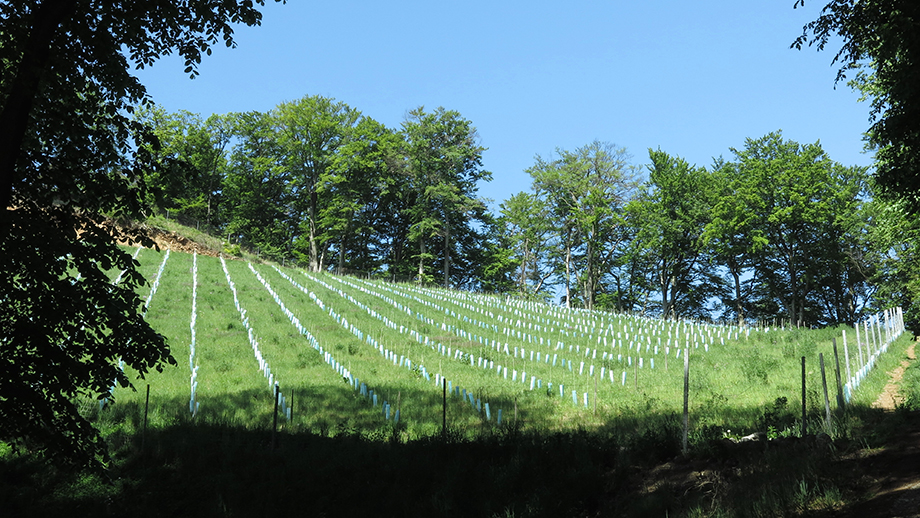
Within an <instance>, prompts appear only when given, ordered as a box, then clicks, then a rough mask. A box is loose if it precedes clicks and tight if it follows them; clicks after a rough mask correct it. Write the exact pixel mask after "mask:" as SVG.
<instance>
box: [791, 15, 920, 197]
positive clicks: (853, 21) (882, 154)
mask: <svg viewBox="0 0 920 518" xmlns="http://www.w3.org/2000/svg"><path fill="white" fill-rule="evenodd" d="M804 4H805V0H797V1H796V3H795V6H796V7H798V6H801V5H804ZM918 27H920V3H917V2H915V1H913V0H834V1H832V2H830V3H828V4H827V5H826V6H825V7H824V9H823V10H822V12H821V15H820V16H819V17H818V19H817V20H813V21H811V22H809V23H808V24H806V25H805V27H804V28H803V31H802V35H801V36H799V37H798V38H796V40H795V41H794V42H793V44H792V45H793V46H794V47H796V48H802V46H803V45H806V44H808V45H814V46H816V47H817V48H818V49H819V50H821V49H824V48H825V47H826V46H827V45H828V44H829V43H830V42H831V41H832V37H833V36H835V35H836V36H839V37H841V38H842V39H843V45H842V46H841V48H840V50H839V51H837V53H836V54H835V55H834V58H833V62H834V63H839V64H840V69H839V71H838V74H837V80H838V81H840V80H842V79H844V78H846V76H847V74H848V73H851V72H852V73H856V76H855V77H854V78H853V83H852V84H853V85H854V86H856V87H857V88H859V89H860V90H862V92H863V94H864V96H865V98H867V99H868V100H870V101H871V106H872V108H871V112H870V121H871V123H872V124H871V126H870V127H869V130H868V132H867V138H868V143H869V144H870V146H871V147H873V148H874V149H875V150H876V161H877V163H876V171H875V178H876V183H877V186H878V190H879V193H880V194H881V195H883V196H886V197H888V198H901V199H903V200H904V201H905V203H906V205H905V207H906V208H907V209H908V210H909V211H911V212H914V213H917V212H920V91H918V89H917V80H918V77H920V32H918V30H917V28H918Z"/></svg>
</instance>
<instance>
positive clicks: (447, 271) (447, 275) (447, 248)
mask: <svg viewBox="0 0 920 518" xmlns="http://www.w3.org/2000/svg"><path fill="white" fill-rule="evenodd" d="M444 287H445V288H450V225H449V224H446V223H445V225H444Z"/></svg>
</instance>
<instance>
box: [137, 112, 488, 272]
mask: <svg viewBox="0 0 920 518" xmlns="http://www.w3.org/2000/svg"><path fill="white" fill-rule="evenodd" d="M139 118H140V120H142V121H143V122H145V123H147V124H149V125H150V126H152V127H153V128H154V131H155V133H156V135H157V136H158V138H159V140H160V147H159V149H156V150H154V151H153V152H154V154H155V155H157V158H158V159H159V160H160V161H161V162H164V163H165V164H166V165H165V166H164V167H162V168H161V170H159V171H158V172H156V173H154V174H153V175H151V178H150V180H149V181H150V184H151V186H152V187H154V190H155V191H156V192H157V195H156V199H155V200H151V201H153V202H154V205H155V206H156V207H158V208H159V209H160V210H163V211H165V210H172V211H175V212H178V213H180V214H182V215H184V216H185V217H187V218H194V219H195V220H196V221H200V222H205V223H206V224H207V225H208V227H210V228H211V229H212V230H214V231H216V232H219V233H220V234H221V235H222V236H224V237H226V239H227V241H228V242H230V243H233V244H240V245H242V246H244V247H247V248H250V249H253V250H257V251H258V252H259V253H260V254H261V255H262V256H264V257H268V258H271V259H275V260H278V261H281V260H288V261H292V260H293V261H295V262H298V263H300V264H302V265H303V266H304V267H307V268H309V269H310V270H311V271H320V270H328V269H334V270H336V271H340V272H345V271H358V272H368V273H386V274H387V275H390V276H393V277H395V278H401V279H405V278H411V279H419V280H421V281H422V282H425V283H433V282H437V283H442V284H445V285H450V286H456V287H467V288H471V287H476V286H479V285H481V279H483V278H485V277H486V274H485V273H484V271H483V270H482V265H483V264H484V263H485V262H486V261H484V259H483V257H482V254H483V253H484V250H483V243H486V242H487V236H486V235H485V232H487V231H488V229H490V228H492V226H493V220H492V217H491V216H490V214H489V212H488V211H487V209H486V205H485V203H484V202H483V200H482V199H481V198H480V197H479V196H478V187H479V182H480V181H488V180H490V179H491V174H490V173H489V172H488V171H485V170H484V169H483V168H482V152H483V151H484V150H485V148H483V147H482V146H481V145H480V144H479V140H478V136H477V134H476V129H475V128H474V127H473V126H472V124H471V123H470V121H468V120H466V119H464V118H463V117H461V116H460V114H459V113H457V112H455V111H450V110H445V109H443V108H438V109H436V110H434V111H426V110H425V109H424V108H418V109H415V110H412V111H410V112H409V113H408V114H407V117H406V120H405V121H404V122H403V124H402V127H401V128H400V129H398V130H394V129H390V128H386V127H385V126H384V125H382V124H380V123H379V122H377V121H375V120H373V119H372V118H370V117H367V116H364V115H362V114H361V113H360V112H359V111H357V110H355V109H353V108H351V107H349V106H347V105H346V104H344V103H341V102H336V101H335V100H333V99H328V98H324V97H318V96H316V97H305V98H303V99H300V100H298V101H293V102H286V103H282V104H280V105H278V106H277V107H276V108H275V109H273V110H271V111H269V112H266V113H261V112H245V113H231V114H227V115H212V116H210V117H208V118H207V119H202V118H201V117H199V116H198V115H196V114H191V113H186V112H180V113H175V114H171V113H166V112H164V111H163V110H162V109H159V108H152V109H149V110H147V111H144V112H141V113H140V114H139Z"/></svg>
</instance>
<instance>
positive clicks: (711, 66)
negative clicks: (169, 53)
mask: <svg viewBox="0 0 920 518" xmlns="http://www.w3.org/2000/svg"><path fill="white" fill-rule="evenodd" d="M269 1H270V0H269ZM825 3H826V0H822V1H818V2H811V1H810V2H808V3H807V5H806V7H805V8H804V9H803V8H799V9H793V4H794V0H772V1H767V0H699V1H695V2H690V1H686V0H642V1H628V0H607V1H580V0H573V1H567V2H562V1H554V2H547V1H542V0H531V1H527V2H524V1H518V0H513V1H510V0H509V1H502V0H492V1H482V0H469V1H466V2H438V1H431V0H427V1H421V0H419V1H414V0H391V1H388V2H380V1H368V0H338V1H335V2H328V1H326V2H308V1H304V0H289V3H288V4H287V5H279V4H275V3H271V4H269V5H267V6H266V7H265V8H264V9H263V19H262V25H261V26H260V27H253V28H249V27H238V29H237V31H236V40H237V43H238V47H237V48H235V49H226V48H224V47H223V46H222V45H221V46H220V48H216V49H215V52H214V54H213V55H212V56H206V57H204V59H203V61H202V63H201V66H200V68H199V71H200V73H201V75H200V76H199V77H198V78H196V79H194V80H192V79H189V77H188V76H187V75H186V74H183V66H182V63H181V62H180V61H179V60H178V59H176V58H175V57H169V58H166V59H163V60H162V61H160V62H158V63H157V64H156V65H155V66H154V67H152V68H149V69H146V70H141V71H138V72H137V73H138V75H139V77H140V79H141V81H142V82H143V83H144V84H145V85H146V86H147V88H148V91H149V93H150V94H151V95H152V97H153V99H154V101H156V102H157V103H159V104H161V105H162V106H164V107H165V108H166V109H167V110H169V111H177V110H180V109H182V110H188V111H191V112H196V113H200V114H202V115H205V116H207V115H210V114H212V113H227V112H234V111H247V110H259V111H268V110H270V109H272V108H273V107H274V106H276V105H277V104H278V103H280V102H282V101H290V100H295V99H299V98H302V97H304V96H308V95H322V96H326V97H332V98H335V99H336V100H338V101H342V102H344V103H346V104H348V105H349V106H351V107H352V108H356V109H358V110H360V111H361V112H362V113H363V114H364V115H367V116H369V117H372V118H374V119H376V120H378V121H380V122H381V123H383V124H385V125H387V126H389V127H393V128H398V127H399V125H400V124H401V123H402V121H403V120H404V118H405V114H406V112H407V111H408V110H410V109H413V108H416V107H418V106H422V105H423V106H425V107H426V108H427V109H434V108H436V107H438V106H443V107H445V108H447V109H452V110H457V111H458V112H460V114H461V115H462V116H463V117H465V118H467V119H469V120H470V121H472V123H473V125H474V126H475V127H476V128H477V129H478V132H479V136H480V139H481V144H482V145H483V146H485V147H486V148H488V150H487V151H486V152H485V154H484V157H483V162H484V167H485V168H486V169H487V170H489V171H491V172H492V173H493V181H492V182H490V183H488V184H483V185H481V186H480V194H481V195H482V196H484V197H487V198H491V199H492V200H493V201H494V202H493V204H492V207H493V208H494V209H496V210H497V207H498V204H499V203H501V202H502V201H503V200H505V199H507V198H508V197H509V196H511V195H512V194H514V193H516V192H519V191H521V190H527V189H528V188H529V186H530V177H529V176H528V175H527V174H526V173H525V172H524V170H525V169H527V168H528V167H530V166H531V165H533V163H534V156H535V155H537V154H539V155H541V156H543V157H549V156H552V155H553V153H554V151H555V150H556V148H562V149H569V150H572V149H575V148H577V147H579V146H582V145H585V144H587V143H590V142H591V141H593V140H600V141H606V142H612V143H614V144H616V145H618V146H621V147H625V148H626V149H627V150H628V151H629V152H630V153H631V154H632V156H633V161H634V162H635V163H636V164H645V163H648V148H661V149H662V150H663V151H666V152H667V153H669V154H671V155H678V156H681V157H683V158H685V159H686V160H687V161H689V162H690V163H694V164H697V165H700V166H708V165H710V164H711V163H712V158H713V157H717V156H720V155H724V156H725V157H726V158H731V156H732V154H731V151H730V148H732V147H735V148H741V147H743V145H744V140H745V138H758V137H761V136H763V135H765V134H767V133H769V132H771V131H775V130H782V131H783V135H784V137H785V138H787V139H793V140H796V141H798V142H800V143H811V142H815V141H818V140H820V141H821V144H822V146H823V147H824V149H825V151H827V152H828V154H829V155H830V157H831V159H833V160H835V161H837V162H840V163H842V164H844V165H848V166H849V165H863V166H868V165H871V163H872V159H871V157H870V156H869V155H866V154H864V153H863V152H862V140H861V138H862V133H863V132H864V131H865V130H866V128H868V125H869V122H868V113H869V106H868V105H867V104H865V103H858V102H857V98H858V95H857V94H856V93H854V92H852V91H851V90H850V89H849V87H847V86H846V85H845V84H842V83H841V84H838V85H837V87H836V89H835V85H834V79H835V76H836V70H837V68H836V67H835V66H832V65H831V60H832V58H833V55H834V53H835V52H836V51H837V48H839V43H838V44H837V45H836V46H834V47H833V48H829V49H827V50H825V51H823V52H817V51H815V50H814V49H813V48H808V49H803V50H801V51H798V50H794V49H790V48H789V46H790V44H791V43H792V41H793V40H794V39H795V38H796V36H798V35H799V34H801V31H802V26H803V25H804V24H805V23H807V22H809V21H811V20H813V19H815V18H816V17H817V15H818V13H819V11H820V9H821V7H823V6H824V4H825Z"/></svg>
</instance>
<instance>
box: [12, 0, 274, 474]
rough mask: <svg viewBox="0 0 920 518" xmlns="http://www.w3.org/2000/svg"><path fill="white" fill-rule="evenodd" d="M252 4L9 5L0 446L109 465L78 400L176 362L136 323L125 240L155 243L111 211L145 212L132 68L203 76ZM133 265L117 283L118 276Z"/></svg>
mask: <svg viewBox="0 0 920 518" xmlns="http://www.w3.org/2000/svg"><path fill="white" fill-rule="evenodd" d="M259 19H260V14H259V11H258V10H257V9H256V8H255V7H254V5H253V3H252V2H239V3H237V2H234V1H231V2H224V3H223V4H222V5H221V7H220V9H217V8H215V6H214V5H213V4H212V3H210V2H202V1H190V2H182V3H169V4H166V3H163V2H150V1H142V2H133V3H130V4H123V3H117V2H87V1H81V0H77V1H55V0H52V1H41V2H39V1H27V2H0V62H2V63H3V67H4V73H3V75H2V80H0V99H2V103H3V105H2V112H0V140H2V141H3V143H4V144H3V146H0V171H2V175H0V207H2V210H0V240H2V241H0V263H2V264H3V272H4V273H3V275H0V293H2V297H3V300H2V303H0V308H2V309H0V329H2V330H0V365H2V367H0V370H2V371H3V372H2V373H0V378H2V379H3V380H4V381H3V382H0V440H4V441H12V442H13V443H14V444H17V445H21V446H25V447H27V448H28V449H30V450H33V451H38V452H47V453H48V454H49V456H51V457H52V458H55V459H56V460H57V459H59V460H62V461H69V462H73V463H77V464H81V465H87V464H89V465H94V466H96V467H100V466H101V464H100V463H99V462H100V459H101V458H103V457H104V456H105V447H104V446H105V445H104V444H103V443H102V441H101V438H100V437H99V435H98V433H97V432H96V431H95V429H93V427H92V426H91V425H90V423H89V422H88V421H86V419H84V418H83V417H82V416H81V415H79V413H78V411H77V407H76V405H75V403H74V401H75V400H76V399H78V398H82V397H86V396H89V397H92V398H96V397H99V398H102V397H104V395H105V394H107V393H108V392H109V390H110V387H111V386H112V385H113V384H117V385H120V386H127V385H129V379H128V377H127V376H126V375H125V374H124V373H123V372H122V370H121V369H120V368H119V367H118V362H119V361H120V360H123V361H124V362H125V363H126V364H127V365H128V366H129V367H131V368H133V369H136V371H137V373H138V374H139V375H141V376H143V375H144V374H145V373H147V372H149V371H150V370H152V369H159V368H161V367H162V365H163V364H164V363H167V362H169V361H171V358H170V356H169V349H168V348H167V346H166V343H165V341H164V338H163V337H162V336H161V335H159V334H158V333H156V332H155V331H153V330H152V329H151V328H150V326H149V325H148V324H147V323H146V322H144V320H143V318H142V317H141V312H142V309H143V306H142V304H141V301H140V299H139V298H138V296H137V295H136V294H135V291H134V290H135V289H136V288H138V287H139V286H141V285H142V284H143V283H144V279H143V277H141V276H140V275H139V274H138V273H137V271H136V269H135V264H134V262H133V261H132V260H131V258H130V256H128V255H127V254H126V253H124V252H122V251H120V250H119V249H118V248H117V247H116V245H115V243H116V240H123V241H127V242H134V243H143V244H146V245H151V244H152V243H151V242H150V241H149V239H145V238H143V237H142V234H141V232H140V231H139V230H128V231H122V230H118V229H117V228H114V227H113V226H112V224H111V222H110V221H108V220H106V219H105V218H104V217H103V216H102V214H107V215H109V216H112V217H115V218H119V219H126V220H130V219H136V218H139V217H141V216H142V214H143V213H144V212H146V210H145V209H146V207H145V206H144V201H145V200H146V199H147V198H148V193H149V191H148V187H151V186H150V185H148V183H147V180H148V179H152V178H153V176H149V175H148V174H147V173H148V172H150V171H157V170H159V168H160V167H161V164H159V163H158V157H157V156H155V151H156V150H157V148H158V143H157V140H156V137H155V135H154V134H153V133H151V131H150V130H149V129H148V128H146V127H144V126H143V124H140V123H138V122H137V121H132V120H130V119H129V118H128V114H130V113H131V112H132V111H133V109H134V107H135V105H136V104H138V103H141V104H142V103H146V102H148V98H147V96H146V92H145V89H144V87H143V86H142V85H141V84H140V83H139V82H138V80H137V78H135V77H134V76H132V75H131V73H130V69H131V68H133V66H139V67H142V66H147V65H150V64H152V63H153V62H154V61H155V60H156V59H158V58H159V57H160V56H161V55H164V54H170V53H172V52H176V53H178V54H179V55H180V56H181V57H182V58H183V59H184V61H185V65H186V69H185V71H186V73H190V74H193V75H194V74H195V73H197V71H196V69H197V64H198V62H199V61H200V59H201V53H202V52H206V53H210V47H211V45H212V44H214V43H217V42H218V41H222V42H223V43H226V44H227V45H231V46H232V45H233V44H234V41H233V37H232V35H233V31H232V29H231V24H233V23H240V22H242V23H246V24H248V25H256V24H258V22H259ZM113 268H115V269H117V270H124V274H123V275H122V276H121V283H119V284H117V285H113V284H112V283H111V281H110V279H109V277H108V275H107V272H108V271H109V270H110V269H113Z"/></svg>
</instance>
